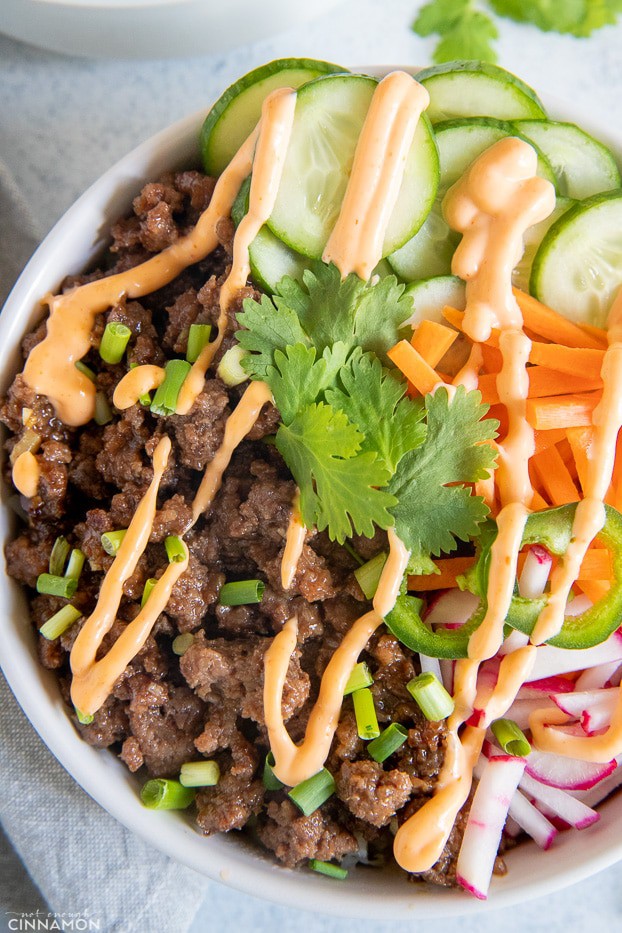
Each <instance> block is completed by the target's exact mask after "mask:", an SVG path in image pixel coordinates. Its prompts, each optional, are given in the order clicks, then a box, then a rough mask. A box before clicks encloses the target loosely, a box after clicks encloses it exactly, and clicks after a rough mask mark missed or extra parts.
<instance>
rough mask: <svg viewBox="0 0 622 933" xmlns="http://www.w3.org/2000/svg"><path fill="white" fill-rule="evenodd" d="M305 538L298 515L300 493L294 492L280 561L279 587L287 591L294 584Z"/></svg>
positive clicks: (304, 530)
mask: <svg viewBox="0 0 622 933" xmlns="http://www.w3.org/2000/svg"><path fill="white" fill-rule="evenodd" d="M306 536H307V529H306V528H305V526H304V524H303V521H302V516H301V514H300V492H299V490H296V495H295V496H294V501H293V503H292V514H291V515H290V519H289V525H288V526H287V533H286V535H285V548H284V550H283V558H282V560H281V586H282V587H283V589H284V590H288V589H289V588H290V586H291V585H292V583H293V582H294V577H295V576H296V570H297V569H298V561H299V560H300V555H301V554H302V548H303V545H304V543H305V538H306Z"/></svg>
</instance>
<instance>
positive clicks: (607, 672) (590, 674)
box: [575, 661, 620, 691]
mask: <svg viewBox="0 0 622 933" xmlns="http://www.w3.org/2000/svg"><path fill="white" fill-rule="evenodd" d="M619 667H620V663H619V662H618V661H610V662H609V663H608V664H598V665H597V666H596V667H589V668H588V669H587V670H586V671H583V673H582V674H580V675H579V677H577V681H576V685H575V689H576V690H579V691H581V690H596V689H598V688H599V687H606V686H608V685H609V684H610V683H611V680H612V677H613V676H614V675H615V673H616V671H617V670H618V668H619Z"/></svg>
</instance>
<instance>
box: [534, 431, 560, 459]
mask: <svg viewBox="0 0 622 933" xmlns="http://www.w3.org/2000/svg"><path fill="white" fill-rule="evenodd" d="M565 436H566V432H565V431H564V429H563V428H552V429H551V430H550V431H536V450H535V453H540V451H541V450H546V448H547V447H551V446H552V445H553V444H558V443H559V442H560V441H563V439H564V438H565Z"/></svg>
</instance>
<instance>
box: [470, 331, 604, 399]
mask: <svg viewBox="0 0 622 933" xmlns="http://www.w3.org/2000/svg"><path fill="white" fill-rule="evenodd" d="M549 346H552V344H549ZM564 349H565V348H564ZM590 352H591V351H590ZM527 372H528V374H529V398H546V396H547V395H566V394H567V393H568V375H567V374H566V373H563V372H557V371H556V370H554V369H548V368H547V367H545V366H530V367H529V368H528V369H527ZM478 388H479V390H480V392H481V393H482V401H484V402H486V403H487V404H488V405H496V404H497V403H498V402H499V392H498V391H497V377H496V375H495V374H492V375H491V374H489V373H486V374H485V375H483V376H480V378H479V384H478ZM572 388H573V390H574V391H575V392H591V391H594V390H597V389H601V388H602V380H601V379H600V378H598V379H586V378H583V377H582V376H575V377H574V379H573V380H572Z"/></svg>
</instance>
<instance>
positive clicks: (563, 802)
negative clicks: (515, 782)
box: [520, 774, 600, 829]
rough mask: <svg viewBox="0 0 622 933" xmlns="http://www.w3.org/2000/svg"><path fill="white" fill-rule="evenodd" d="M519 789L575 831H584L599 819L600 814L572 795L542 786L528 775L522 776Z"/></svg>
mask: <svg viewBox="0 0 622 933" xmlns="http://www.w3.org/2000/svg"><path fill="white" fill-rule="evenodd" d="M520 787H521V790H523V791H525V793H527V794H528V795H529V796H530V797H533V798H535V800H537V801H538V802H539V803H543V804H545V805H546V806H547V807H548V808H549V809H550V810H552V811H553V813H554V814H555V815H556V816H557V817H559V818H561V819H562V820H564V821H565V822H566V823H569V824H570V825H571V826H574V828H575V829H585V828H586V827H587V826H592V824H593V823H596V822H598V820H599V819H600V813H597V812H596V811H595V810H592V809H591V807H588V806H586V805H585V804H584V803H583V802H582V801H581V800H578V799H577V798H576V797H573V796H572V794H570V793H568V792H567V791H565V790H560V788H558V787H551V786H550V785H548V784H542V783H541V782H540V781H536V780H535V778H532V777H531V775H530V774H523V776H522V778H521V781H520Z"/></svg>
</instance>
